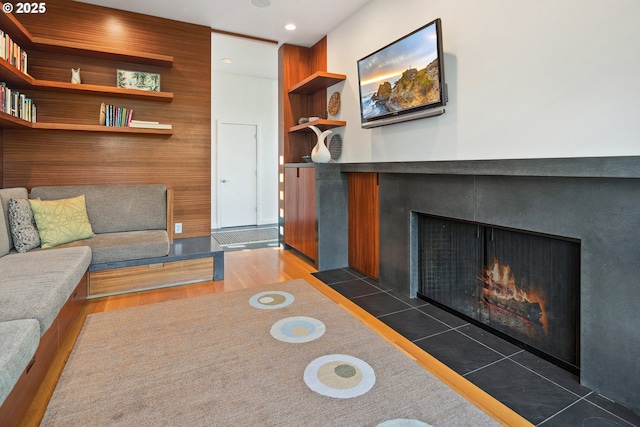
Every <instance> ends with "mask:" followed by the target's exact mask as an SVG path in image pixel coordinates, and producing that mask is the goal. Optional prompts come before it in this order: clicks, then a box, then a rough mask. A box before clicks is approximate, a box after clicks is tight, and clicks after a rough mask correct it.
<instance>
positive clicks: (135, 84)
mask: <svg viewBox="0 0 640 427" xmlns="http://www.w3.org/2000/svg"><path fill="white" fill-rule="evenodd" d="M117 80H118V87H120V88H124V89H138V90H147V91H151V92H160V74H155V73H145V72H142V71H127V70H118V79H117Z"/></svg>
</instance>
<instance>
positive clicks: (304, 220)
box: [284, 167, 317, 260]
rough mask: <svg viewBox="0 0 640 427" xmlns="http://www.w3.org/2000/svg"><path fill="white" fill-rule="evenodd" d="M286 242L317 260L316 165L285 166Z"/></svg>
mask: <svg viewBox="0 0 640 427" xmlns="http://www.w3.org/2000/svg"><path fill="white" fill-rule="evenodd" d="M284 188H285V191H284V193H285V194H284V209H285V218H286V221H285V222H284V243H285V244H286V245H288V246H290V247H292V248H294V249H296V250H298V251H299V252H300V253H303V254H304V255H306V256H308V257H309V258H311V259H313V260H316V257H317V244H316V202H315V169H314V168H313V167H286V168H285V174H284Z"/></svg>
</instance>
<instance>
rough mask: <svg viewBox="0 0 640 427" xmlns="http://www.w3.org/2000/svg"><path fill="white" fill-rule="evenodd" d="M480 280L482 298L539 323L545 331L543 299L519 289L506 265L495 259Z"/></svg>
mask: <svg viewBox="0 0 640 427" xmlns="http://www.w3.org/2000/svg"><path fill="white" fill-rule="evenodd" d="M481 280H482V281H483V282H484V283H485V285H486V286H484V288H483V291H484V298H483V300H484V301H485V302H487V303H488V304H491V305H494V306H496V307H498V308H500V309H501V310H503V311H508V312H510V313H511V314H514V315H516V316H519V317H522V318H523V319H525V320H527V321H529V322H533V323H541V324H542V328H543V330H544V331H545V333H546V332H547V319H546V311H545V307H544V305H545V304H544V299H543V298H541V297H540V296H539V295H537V294H536V293H535V292H531V291H530V292H529V293H527V292H526V291H524V290H523V289H519V288H518V286H517V285H516V280H515V277H514V275H513V273H512V272H511V267H509V266H508V265H500V263H499V262H498V260H497V259H494V260H493V265H492V266H490V267H487V268H486V269H485V271H484V276H483V277H482V278H481Z"/></svg>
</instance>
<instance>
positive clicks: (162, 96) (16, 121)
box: [0, 2, 173, 135]
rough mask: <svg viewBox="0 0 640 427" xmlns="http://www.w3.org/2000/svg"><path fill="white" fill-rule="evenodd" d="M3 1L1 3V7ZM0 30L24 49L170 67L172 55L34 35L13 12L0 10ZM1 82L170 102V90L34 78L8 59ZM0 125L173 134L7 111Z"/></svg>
mask: <svg viewBox="0 0 640 427" xmlns="http://www.w3.org/2000/svg"><path fill="white" fill-rule="evenodd" d="M1 5H2V3H1V2H0V6H1ZM0 29H2V30H3V31H4V32H5V33H7V34H9V35H10V36H11V38H12V39H13V40H14V42H16V43H17V44H18V45H20V47H21V48H22V49H24V50H25V51H27V52H28V51H29V50H31V51H33V50H40V51H44V52H53V53H61V54H66V55H76V56H84V57H87V58H93V59H106V60H110V61H124V62H133V63H136V64H142V65H150V66H158V67H165V68H170V67H172V66H173V57H172V56H168V55H158V54H152V53H144V52H135V51H128V50H127V51H125V50H119V49H111V48H108V47H107V48H104V47H95V46H91V45H87V44H84V43H76V42H68V41H63V40H54V39H49V38H44V37H34V36H32V35H31V33H29V31H28V30H27V29H26V28H25V27H24V26H23V25H22V24H21V23H20V22H19V21H18V20H17V19H16V18H15V17H14V16H13V15H12V14H7V13H0ZM0 81H3V82H5V83H6V84H7V86H8V87H9V88H10V89H12V90H23V89H33V90H39V91H55V92H69V93H79V92H84V93H87V94H96V95H102V96H114V97H121V98H132V99H142V100H147V101H158V102H171V101H172V100H173V93H171V92H152V91H144V90H136V89H124V88H119V87H111V86H101V85H91V84H72V83H69V82H56V81H49V80H39V79H34V78H33V77H32V76H30V75H28V74H25V73H23V72H21V71H19V70H18V69H17V68H15V67H14V66H12V65H11V64H10V63H9V62H8V61H5V60H3V59H0ZM0 128H11V129H46V130H70V131H82V132H112V133H123V134H141V135H172V134H173V131H172V130H171V129H147V128H130V127H115V126H100V125H80V124H73V123H39V122H38V123H31V122H27V121H25V120H22V119H20V118H17V117H14V116H12V115H10V114H6V113H2V112H0Z"/></svg>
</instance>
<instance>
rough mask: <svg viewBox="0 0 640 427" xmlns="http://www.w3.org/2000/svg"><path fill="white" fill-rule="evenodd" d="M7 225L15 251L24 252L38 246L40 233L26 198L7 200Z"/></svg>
mask: <svg viewBox="0 0 640 427" xmlns="http://www.w3.org/2000/svg"><path fill="white" fill-rule="evenodd" d="M9 227H10V228H11V238H12V239H13V246H14V247H15V248H16V251H18V252H20V253H24V252H27V251H30V250H31V249H33V248H37V247H38V246H40V235H39V234H38V229H37V228H36V221H35V219H34V218H33V211H32V210H31V205H30V204H29V201H28V200H26V199H17V200H16V199H11V200H9Z"/></svg>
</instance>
